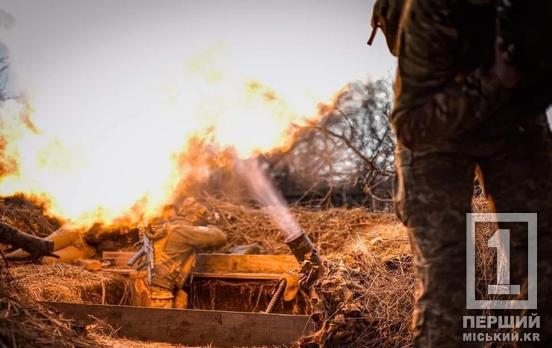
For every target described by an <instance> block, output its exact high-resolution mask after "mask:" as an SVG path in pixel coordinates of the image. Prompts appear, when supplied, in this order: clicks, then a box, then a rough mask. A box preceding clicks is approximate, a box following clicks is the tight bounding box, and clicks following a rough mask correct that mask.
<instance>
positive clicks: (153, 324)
mask: <svg viewBox="0 0 552 348" xmlns="http://www.w3.org/2000/svg"><path fill="white" fill-rule="evenodd" d="M46 305H48V306H49V307H51V308H52V309H54V310H56V311H57V312H60V313H63V314H64V316H65V317H68V318H72V319H75V320H77V321H81V322H84V323H88V322H91V321H92V320H93V319H91V316H93V317H96V318H99V319H102V320H104V321H106V322H107V323H109V324H110V325H111V326H113V328H114V329H116V330H117V329H118V331H117V333H118V335H119V336H120V337H126V338H132V339H138V340H144V341H154V342H167V343H174V344H184V345H192V346H197V345H209V344H212V345H214V346H216V347H236V346H238V347H242V346H265V345H266V346H272V345H284V344H291V343H293V342H294V341H296V340H297V339H298V338H299V337H301V336H303V335H305V334H309V333H310V332H311V331H312V329H313V327H312V325H313V324H312V321H311V320H310V316H307V315H284V314H263V313H241V312H224V311H205V310H190V309H159V308H145V307H128V306H106V305H85V304H70V303H54V302H48V303H46Z"/></svg>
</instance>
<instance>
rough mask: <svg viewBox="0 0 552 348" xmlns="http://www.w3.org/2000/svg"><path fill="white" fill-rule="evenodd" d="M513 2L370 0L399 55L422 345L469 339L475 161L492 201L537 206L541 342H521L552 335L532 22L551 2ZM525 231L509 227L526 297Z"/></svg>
mask: <svg viewBox="0 0 552 348" xmlns="http://www.w3.org/2000/svg"><path fill="white" fill-rule="evenodd" d="M512 3H515V1H504V2H503V1H496V2H495V1H494V0H458V1H447V0H431V1H430V0H411V1H403V0H379V1H377V2H376V5H375V8H374V17H373V26H374V27H376V28H381V29H383V31H384V33H385V35H386V39H387V43H388V46H389V49H390V50H391V52H392V53H393V54H394V55H395V56H397V58H398V71H397V79H396V82H395V104H394V110H393V112H392V117H391V118H392V119H391V122H392V126H393V129H394V131H395V133H396V135H397V149H396V160H397V177H398V185H397V191H396V208H397V213H398V216H399V217H400V219H401V220H402V221H403V223H404V224H405V225H406V226H407V227H408V230H409V236H410V241H411V246H412V250H413V252H414V256H415V268H416V274H417V277H418V280H419V284H418V287H417V289H416V292H415V297H416V304H415V309H414V318H413V326H414V329H415V346H418V347H458V346H463V345H470V343H465V342H464V343H463V342H462V325H463V322H462V319H463V315H467V314H468V312H467V310H466V213H468V212H470V210H471V200H472V196H473V190H474V185H473V183H474V176H475V173H476V171H477V172H478V178H479V181H480V182H481V183H482V185H483V186H484V191H485V193H486V195H487V197H488V198H489V199H490V201H491V203H492V205H493V208H494V209H495V210H496V212H499V213H537V214H538V311H537V312H538V314H539V315H540V316H541V325H540V330H539V333H540V339H541V342H534V343H531V342H525V343H519V344H518V345H519V346H531V345H533V344H534V345H544V346H550V345H549V344H548V345H546V343H550V342H551V340H552V333H551V332H550V331H551V330H552V317H551V314H552V304H551V301H552V261H551V259H550V257H549V255H550V254H551V253H552V140H551V134H550V129H549V126H548V125H547V122H546V114H545V111H546V108H547V107H548V106H549V105H550V101H551V98H550V96H551V92H550V87H549V86H548V85H547V83H549V81H550V76H551V75H550V55H549V52H546V50H547V49H549V48H545V47H542V46H541V45H539V44H538V43H539V42H541V41H538V42H533V41H534V40H533V41H531V40H530V39H534V38H535V36H534V35H531V33H530V31H531V30H533V31H534V32H533V34H536V35H537V36H536V37H538V34H539V30H541V31H540V35H545V33H546V32H547V31H546V30H545V28H546V24H547V23H550V20H551V19H552V18H549V17H550V15H549V14H550V13H552V12H550V10H549V7H550V6H549V5H547V4H544V2H543V3H538V5H535V6H536V7H538V6H540V7H542V8H541V9H540V10H536V11H531V6H533V5H534V4H536V3H537V2H527V1H525V8H524V9H521V10H520V9H515V10H512V8H511V5H512ZM497 4H498V7H499V9H500V11H498V12H497ZM547 11H548V12H547ZM497 13H499V16H497ZM512 14H513V17H508V15H512ZM518 15H519V16H518ZM516 16H518V17H516ZM524 16H525V17H524ZM533 16H536V17H533ZM539 23H540V24H539ZM539 25H542V28H539ZM547 80H548V81H547ZM524 236H526V231H525V230H521V229H518V230H516V229H514V228H513V227H512V234H511V249H512V250H511V257H512V258H511V260H510V267H511V274H512V276H511V277H512V280H516V281H519V282H520V283H521V285H522V286H521V294H520V298H524V296H525V295H526V291H527V261H526V257H527V239H526V238H524ZM534 312H535V311H531V312H526V313H522V312H521V311H518V312H516V313H515V315H529V314H530V313H534ZM503 314H507V313H504V312H501V313H497V315H503ZM469 315H484V314H483V313H482V312H479V313H470V314H469ZM471 344H474V343H471ZM479 344H481V343H479ZM475 345H477V344H475Z"/></svg>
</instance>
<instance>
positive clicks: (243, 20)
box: [0, 0, 394, 90]
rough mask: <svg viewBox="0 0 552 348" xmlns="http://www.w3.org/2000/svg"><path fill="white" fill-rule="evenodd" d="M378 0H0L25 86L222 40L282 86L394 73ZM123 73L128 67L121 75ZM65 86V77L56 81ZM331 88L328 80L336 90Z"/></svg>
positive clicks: (258, 73) (165, 59)
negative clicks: (375, 31) (375, 30)
mask: <svg viewBox="0 0 552 348" xmlns="http://www.w3.org/2000/svg"><path fill="white" fill-rule="evenodd" d="M372 3H373V1H371V0H346V1H337V0H331V1H328V0H202V1H197V0H196V1H186V0H155V1H154V0H86V1H84V0H0V9H4V10H6V11H8V12H9V13H11V14H12V15H13V16H14V17H15V18H16V25H15V27H14V28H13V29H12V30H11V34H10V35H9V38H8V39H6V38H5V39H4V40H6V41H8V45H9V47H10V49H11V51H12V56H13V59H14V61H15V62H16V63H17V66H18V68H19V70H22V71H23V73H21V74H22V75H25V76H23V79H24V80H25V81H26V83H27V84H41V83H43V81H44V80H49V79H53V78H54V77H53V76H54V75H59V74H63V72H68V74H71V75H75V74H79V73H85V72H84V71H85V69H90V70H92V71H94V70H99V71H98V74H97V75H99V76H101V75H102V73H105V71H103V70H105V68H106V67H109V69H110V70H111V71H112V72H114V71H116V70H117V69H122V70H126V71H127V72H129V71H133V73H135V74H140V73H143V74H144V75H145V76H147V75H148V74H149V73H151V72H153V71H155V70H156V69H157V68H158V66H159V65H170V64H173V63H174V62H177V61H178V60H185V59H189V57H192V56H193V55H195V54H198V53H200V52H202V51H203V50H205V49H208V48H210V47H213V46H214V45H222V46H223V47H224V49H225V52H226V53H227V54H228V55H229V56H230V57H231V61H232V68H233V69H237V70H239V71H240V72H242V73H243V74H245V75H251V76H253V77H256V78H259V79H260V80H263V81H264V82H266V83H270V84H275V85H276V87H280V88H286V87H288V86H290V85H301V86H305V87H308V86H326V89H328V88H331V87H333V88H335V89H336V90H337V89H339V87H341V86H342V85H343V84H344V83H346V82H347V81H351V80H355V79H360V80H366V79H368V78H379V77H384V76H391V75H392V70H393V64H394V63H393V60H392V59H391V58H392V57H391V56H390V55H389V54H388V53H387V50H386V49H385V46H384V40H383V36H382V35H379V37H378V40H376V44H375V46H374V47H368V46H367V45H366V40H367V37H368V35H369V34H370V16H371V9H372ZM123 73H124V72H123ZM55 79H56V80H57V81H58V82H59V83H62V82H63V81H62V79H58V78H55ZM330 86H331V87H330ZM314 88H316V87H314Z"/></svg>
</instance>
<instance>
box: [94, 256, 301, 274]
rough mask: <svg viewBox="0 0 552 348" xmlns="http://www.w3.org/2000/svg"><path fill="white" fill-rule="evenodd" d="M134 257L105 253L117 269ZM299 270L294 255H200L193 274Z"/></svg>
mask: <svg viewBox="0 0 552 348" xmlns="http://www.w3.org/2000/svg"><path fill="white" fill-rule="evenodd" d="M133 255H134V253H132V252H104V253H103V259H104V260H111V261H113V263H114V266H115V267H117V268H126V267H128V266H127V264H126V263H127V261H128V260H129V259H130V258H131V257H132V256H133ZM297 268H299V263H298V262H297V260H296V259H295V257H294V256H292V255H232V254H199V255H198V257H197V261H196V265H195V267H194V269H193V272H194V273H198V274H210V273H213V274H217V273H265V274H266V273H276V274H281V273H286V272H289V271H291V270H293V269H297Z"/></svg>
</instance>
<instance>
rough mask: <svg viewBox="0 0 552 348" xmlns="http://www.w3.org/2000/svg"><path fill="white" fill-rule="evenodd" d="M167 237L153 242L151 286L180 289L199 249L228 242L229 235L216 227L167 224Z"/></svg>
mask: <svg viewBox="0 0 552 348" xmlns="http://www.w3.org/2000/svg"><path fill="white" fill-rule="evenodd" d="M167 230H168V231H167V232H168V233H167V237H166V238H163V239H161V240H158V241H155V242H154V248H155V265H154V272H153V277H152V284H153V285H155V286H158V287H161V288H164V289H167V290H170V291H172V290H174V289H175V288H181V287H182V286H183V285H184V282H185V281H186V278H187V277H188V275H189V273H190V271H191V269H192V267H193V266H194V262H195V258H196V255H197V250H199V249H203V248H214V247H218V246H222V245H224V244H225V243H226V235H225V234H224V232H222V231H221V230H220V229H218V228H216V227H214V226H191V225H185V224H180V223H168V226H167Z"/></svg>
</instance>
